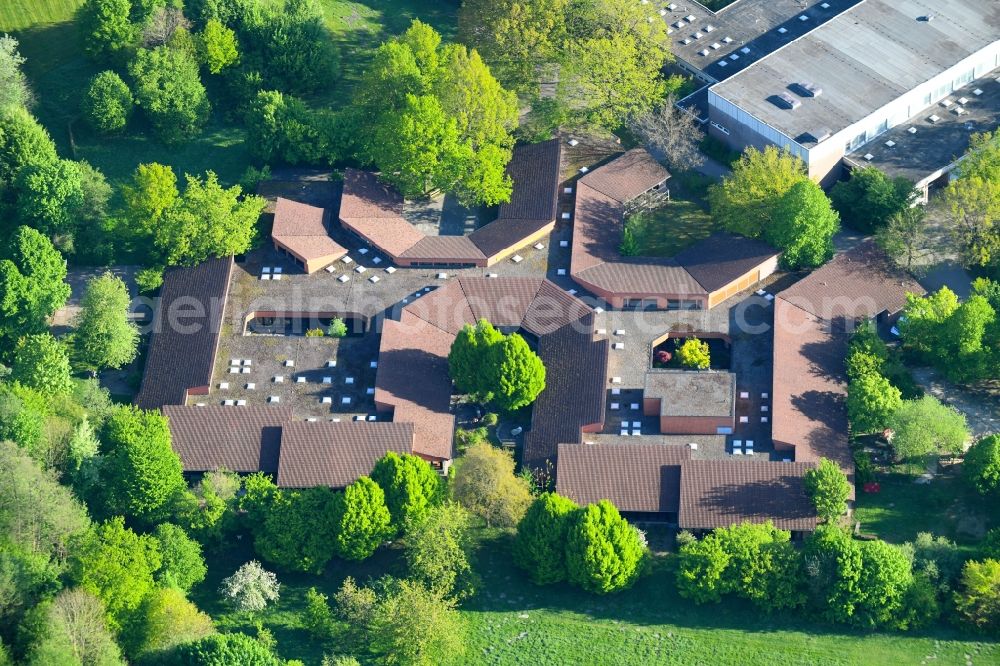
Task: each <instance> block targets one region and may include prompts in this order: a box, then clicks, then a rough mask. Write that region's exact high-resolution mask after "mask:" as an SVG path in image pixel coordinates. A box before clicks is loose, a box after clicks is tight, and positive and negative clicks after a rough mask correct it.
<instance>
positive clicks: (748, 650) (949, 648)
mask: <svg viewBox="0 0 1000 666" xmlns="http://www.w3.org/2000/svg"><path fill="white" fill-rule="evenodd" d="M250 557H251V554H250V553H249V551H248V550H243V551H241V552H230V553H227V554H225V555H224V556H222V557H219V558H216V559H215V560H214V561H212V562H211V563H210V567H211V571H210V573H209V580H208V581H207V582H206V583H205V584H203V585H201V586H200V587H199V588H198V589H197V590H196V591H195V593H194V600H195V602H196V603H197V604H198V605H199V607H201V608H203V609H205V610H206V611H208V612H209V613H210V614H211V615H212V616H213V617H215V618H216V619H217V621H218V624H219V626H220V627H222V628H224V629H243V630H245V631H250V632H251V633H252V632H253V622H252V621H250V620H249V619H248V618H240V617H237V616H236V615H234V614H232V613H229V612H228V611H227V610H226V608H225V607H223V606H221V605H220V604H219V602H218V595H217V594H216V593H215V590H216V589H217V587H218V584H219V581H220V580H221V579H222V578H223V577H224V576H227V575H229V574H230V573H232V571H233V570H235V569H236V567H237V566H239V565H240V564H241V563H242V562H244V561H246V560H247V559H250ZM477 569H478V571H479V573H480V575H482V576H483V586H482V588H481V590H480V592H479V594H478V595H477V596H476V597H475V598H473V599H472V600H470V601H469V602H467V603H466V604H465V606H464V607H463V609H462V615H463V617H464V618H465V620H466V623H467V629H468V634H467V639H466V643H467V653H466V655H465V656H464V658H463V659H462V660H461V661H459V662H458V663H461V664H497V665H511V666H514V665H521V664H523V665H525V666H529V665H534V664H601V665H602V666H606V665H608V666H609V665H616V664H622V665H626V664H629V665H631V664H712V665H725V664H744V665H756V664H761V665H767V666H775V665H781V664H917V663H920V662H921V661H922V660H924V659H925V658H927V657H931V656H933V659H934V662H933V663H937V664H964V663H965V659H964V655H965V654H969V655H970V656H972V657H973V662H974V663H977V664H979V663H997V662H998V661H1000V646H998V645H997V644H996V643H995V642H987V641H982V640H980V639H979V638H975V637H968V636H964V635H962V634H958V633H956V632H954V631H952V630H950V629H942V630H938V631H935V632H931V633H924V634H918V635H908V634H866V633H860V632H851V631H845V630H839V629H831V628H830V627H826V626H823V625H818V624H813V623H809V622H804V621H802V620H801V619H800V618H799V617H797V616H794V615H776V616H767V615H764V614H762V613H760V612H759V611H757V610H755V609H754V608H753V607H752V606H749V605H746V604H744V603H740V602H727V603H724V604H720V605H708V606H695V605H693V604H691V603H690V602H688V601H686V600H683V599H680V598H679V597H678V596H677V595H676V593H675V592H674V584H673V576H672V574H671V572H670V571H669V567H668V565H667V560H666V558H663V557H661V558H658V560H657V563H656V564H655V566H654V568H653V571H652V572H651V573H650V575H649V576H647V577H645V578H643V579H641V580H640V581H639V583H638V584H637V585H636V586H635V587H634V588H633V589H632V590H628V591H626V592H624V593H622V594H618V595H612V596H607V597H599V596H595V595H591V594H588V593H585V592H582V591H580V590H577V589H574V588H570V587H568V586H564V585H560V586H555V587H544V588H541V587H536V586H534V585H532V584H531V583H530V582H528V581H527V579H526V578H525V576H524V574H523V573H522V572H521V571H519V570H517V569H516V568H514V567H513V566H512V565H511V563H510V541H509V537H506V536H504V535H499V536H498V535H496V534H495V533H493V534H489V535H487V538H485V539H484V541H483V542H482V546H481V549H480V552H479V562H478V564H477ZM385 571H391V572H394V573H396V574H400V573H402V562H401V561H400V559H399V557H398V551H393V550H388V551H385V550H383V551H380V552H379V553H378V554H377V555H376V556H375V557H374V558H373V559H372V560H370V561H368V562H364V563H361V564H353V563H351V564H349V563H343V562H334V563H332V564H331V565H330V566H329V567H328V569H327V572H326V573H325V574H324V575H323V576H319V577H317V576H307V575H291V574H280V573H279V580H280V581H281V583H282V598H281V601H280V602H279V603H278V604H277V605H276V606H275V607H274V608H273V609H272V610H268V611H266V612H265V613H264V614H263V615H262V617H261V619H262V621H263V622H264V624H265V626H267V627H268V628H270V629H271V630H272V631H273V632H274V634H275V636H276V638H277V640H278V648H279V652H281V654H282V655H283V656H285V657H286V658H298V659H302V660H303V661H304V662H305V663H306V664H307V666H313V665H315V664H318V662H319V659H320V658H321V655H322V654H323V651H324V648H323V646H321V645H318V644H316V643H315V642H313V641H311V640H310V639H309V638H308V637H307V636H306V634H305V632H304V631H303V630H302V629H301V628H300V624H299V618H298V613H299V612H300V610H301V608H302V606H303V603H304V601H303V600H304V595H305V591H306V590H307V589H308V588H309V587H310V586H312V585H315V586H316V587H317V588H319V589H321V590H323V591H325V592H326V593H327V594H332V593H333V592H334V591H335V590H336V588H337V587H338V585H339V584H340V581H341V580H343V578H344V577H345V576H347V575H353V576H355V578H357V579H359V580H362V581H363V580H364V579H366V578H367V577H370V576H378V575H380V574H381V573H383V572H385ZM336 648H337V645H336V644H333V645H331V646H328V647H327V648H326V649H327V650H328V651H334V650H335V649H336Z"/></svg>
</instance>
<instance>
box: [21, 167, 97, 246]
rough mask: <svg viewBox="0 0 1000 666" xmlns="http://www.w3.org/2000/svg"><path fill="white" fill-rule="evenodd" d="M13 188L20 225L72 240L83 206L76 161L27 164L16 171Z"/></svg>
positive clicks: (61, 244)
mask: <svg viewBox="0 0 1000 666" xmlns="http://www.w3.org/2000/svg"><path fill="white" fill-rule="evenodd" d="M14 187H15V190H16V191H17V214H18V222H19V223H20V224H24V225H28V226H31V227H34V228H36V229H38V230H39V231H41V232H42V233H44V234H46V235H48V236H52V237H54V238H59V237H64V236H69V237H72V235H73V233H74V232H75V231H76V225H77V220H76V217H77V215H78V213H79V211H80V208H81V207H82V205H83V182H82V179H81V174H80V168H79V165H77V163H76V162H72V161H70V160H54V161H51V162H38V163H33V164H29V165H27V166H26V167H25V168H23V169H21V170H20V171H19V172H18V174H17V181H16V182H15V185H14ZM70 245H71V244H70ZM60 246H61V247H62V246H63V243H62V242H60Z"/></svg>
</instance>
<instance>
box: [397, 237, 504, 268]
mask: <svg viewBox="0 0 1000 666" xmlns="http://www.w3.org/2000/svg"><path fill="white" fill-rule="evenodd" d="M399 256H401V257H405V258H406V259H415V260H418V261H419V260H423V261H428V262H432V263H435V262H440V263H452V264H454V263H458V262H462V261H464V262H467V263H470V264H472V263H476V262H482V261H483V260H484V259H485V258H486V255H484V254H483V253H482V252H481V251H480V250H479V248H478V247H476V244H475V243H474V242H473V241H472V240H471V238H469V237H468V236H424V237H423V238H422V239H421V240H419V241H417V244H416V245H414V246H413V247H411V248H410V249H408V250H406V251H405V252H403V253H401V254H400V255H399Z"/></svg>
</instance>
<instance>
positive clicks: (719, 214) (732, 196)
mask: <svg viewBox="0 0 1000 666" xmlns="http://www.w3.org/2000/svg"><path fill="white" fill-rule="evenodd" d="M807 179H808V176H806V171H805V165H804V164H803V163H802V160H800V159H799V158H797V157H795V156H794V155H792V154H791V153H789V152H787V151H783V150H778V149H777V148H775V147H774V146H768V147H767V148H765V149H764V150H763V152H762V151H759V150H757V149H756V148H753V147H750V148H747V149H746V151H745V152H744V153H743V155H742V157H740V159H739V161H737V162H736V163H735V164H734V165H733V172H732V174H731V175H729V176H727V177H726V178H723V179H722V182H721V183H719V184H717V185H713V186H712V188H711V189H710V190H709V195H708V200H709V203H710V204H711V207H712V217H714V218H715V219H716V221H718V222H719V224H721V225H722V226H723V227H725V228H726V229H728V230H729V231H732V232H734V233H738V234H742V235H744V236H749V237H751V238H757V237H759V236H761V235H762V234H763V233H764V230H765V229H766V228H767V226H768V225H769V224H770V222H771V220H772V217H773V215H774V212H775V210H776V209H777V207H778V204H779V203H780V202H781V200H782V198H783V197H784V196H785V194H786V193H787V192H788V191H789V190H791V189H792V186H794V185H795V184H796V183H801V182H803V181H805V180H807Z"/></svg>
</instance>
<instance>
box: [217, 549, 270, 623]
mask: <svg viewBox="0 0 1000 666" xmlns="http://www.w3.org/2000/svg"><path fill="white" fill-rule="evenodd" d="M280 588H281V585H280V584H279V583H278V577H277V576H276V575H274V574H273V573H271V572H270V571H266V570H265V569H264V567H262V566H261V565H260V562H258V561H257V560H250V561H249V562H247V563H246V564H244V565H242V566H241V567H240V568H239V569H237V570H236V572H235V573H234V574H233V575H232V576H230V577H229V578H226V579H225V580H223V581H222V587H220V588H219V592H220V593H221V594H222V597H223V598H224V599H225V600H226V601H228V602H229V603H230V604H232V605H233V608H235V609H236V610H237V611H239V612H241V613H259V612H260V611H262V610H264V609H265V608H267V605H268V604H269V603H271V602H272V601H277V600H278V597H279V592H280Z"/></svg>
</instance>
